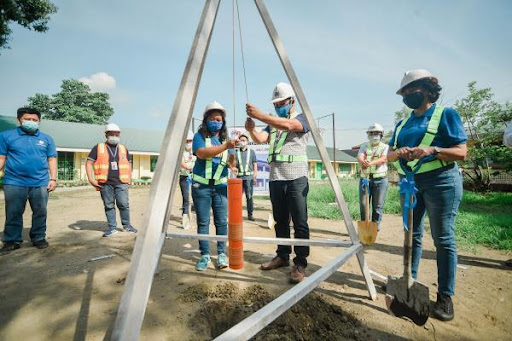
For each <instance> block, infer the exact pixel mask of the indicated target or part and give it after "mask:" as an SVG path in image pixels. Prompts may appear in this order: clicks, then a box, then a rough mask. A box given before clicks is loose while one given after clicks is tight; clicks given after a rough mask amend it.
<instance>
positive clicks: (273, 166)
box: [264, 113, 310, 181]
mask: <svg viewBox="0 0 512 341" xmlns="http://www.w3.org/2000/svg"><path fill="white" fill-rule="evenodd" d="M295 119H297V120H298V121H299V122H300V123H301V124H302V127H303V129H304V130H303V131H300V132H294V131H290V132H288V135H287V136H286V139H285V141H284V144H283V148H282V149H281V154H283V155H307V144H308V138H309V132H310V127H309V124H308V121H307V119H306V115H305V114H303V113H302V114H299V115H297V116H296V117H295ZM264 130H265V131H266V132H267V133H269V134H270V131H271V128H270V126H267V127H266V128H265V129H264ZM281 133H282V131H280V130H278V131H277V136H276V141H279V137H280V135H281ZM304 176H305V177H307V176H308V163H307V162H306V161H303V162H302V161H301V162H271V163H270V176H269V178H270V181H286V180H295V179H298V178H301V177H304Z"/></svg>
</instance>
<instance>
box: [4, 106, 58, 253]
mask: <svg viewBox="0 0 512 341" xmlns="http://www.w3.org/2000/svg"><path fill="white" fill-rule="evenodd" d="M17 116H18V121H19V122H20V126H19V127H18V128H16V129H12V130H8V131H4V132H2V133H1V134H0V169H2V168H4V166H5V176H4V180H3V187H4V196H5V228H4V237H3V242H4V245H3V247H2V248H1V249H0V255H5V254H8V253H9V252H11V251H13V250H16V249H19V248H20V247H21V244H22V243H23V236H22V231H23V212H24V211H25V206H26V204H27V199H28V202H29V203H30V208H31V209H32V227H31V228H30V240H31V241H32V245H34V246H35V247H37V248H38V249H45V248H47V247H48V242H47V241H46V216H47V211H46V206H47V204H48V193H49V192H51V191H53V190H55V188H56V187H57V150H56V149H55V143H54V142H53V139H52V138H51V137H50V136H49V135H46V134H43V133H41V132H40V131H39V123H40V122H41V114H40V113H39V111H37V110H35V109H31V108H20V109H18V112H17Z"/></svg>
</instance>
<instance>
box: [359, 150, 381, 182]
mask: <svg viewBox="0 0 512 341" xmlns="http://www.w3.org/2000/svg"><path fill="white" fill-rule="evenodd" d="M385 147H386V145H385V144H384V143H382V142H379V146H378V147H377V150H376V151H375V153H368V151H369V150H372V144H371V143H370V142H368V144H367V145H366V161H368V162H370V161H372V160H373V159H374V158H376V159H378V158H380V157H381V156H382V152H383V151H384V148H385ZM369 174H372V176H373V178H374V179H375V178H383V177H385V176H386V172H377V166H371V167H370V173H369ZM361 177H362V178H364V177H365V174H363V172H361Z"/></svg>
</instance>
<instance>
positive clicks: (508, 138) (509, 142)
mask: <svg viewBox="0 0 512 341" xmlns="http://www.w3.org/2000/svg"><path fill="white" fill-rule="evenodd" d="M503 144H504V145H505V146H507V147H509V148H512V121H511V122H508V125H507V128H505V134H503Z"/></svg>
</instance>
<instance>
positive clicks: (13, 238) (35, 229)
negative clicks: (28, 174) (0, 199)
mask: <svg viewBox="0 0 512 341" xmlns="http://www.w3.org/2000/svg"><path fill="white" fill-rule="evenodd" d="M4 195H5V229H4V242H6V243H7V242H19V243H21V242H23V235H22V232H23V213H24V212H25V206H26V205H27V199H28V202H29V204H30V208H31V209H32V227H31V228H30V240H31V241H32V242H37V241H40V240H43V239H45V238H46V216H47V211H46V206H47V205H48V190H47V189H46V186H45V187H22V186H13V185H4Z"/></svg>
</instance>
